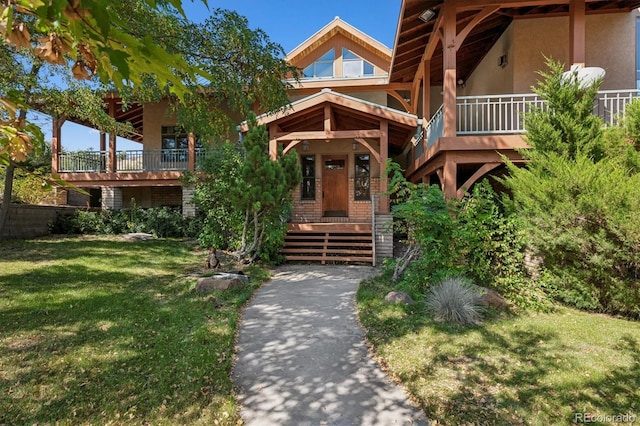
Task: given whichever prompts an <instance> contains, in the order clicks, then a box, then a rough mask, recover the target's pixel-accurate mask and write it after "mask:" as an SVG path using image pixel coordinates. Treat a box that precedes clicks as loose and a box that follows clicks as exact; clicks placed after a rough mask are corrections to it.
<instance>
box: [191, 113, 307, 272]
mask: <svg viewBox="0 0 640 426" xmlns="http://www.w3.org/2000/svg"><path fill="white" fill-rule="evenodd" d="M268 149H269V137H268V135H267V131H266V128H265V127H264V126H258V125H257V124H256V119H255V116H252V117H250V119H249V131H248V132H247V134H246V137H245V138H244V140H243V141H242V143H241V144H238V145H234V144H231V143H226V144H224V145H221V146H217V147H214V148H213V150H212V153H211V155H210V156H209V157H210V158H209V159H208V160H207V162H205V163H204V164H203V166H202V168H201V170H202V172H203V174H204V177H200V178H198V179H196V180H195V187H196V196H195V200H196V205H197V206H198V208H199V209H200V210H201V211H204V212H206V216H207V218H206V223H205V228H204V230H203V233H202V234H201V235H200V237H199V239H200V242H201V244H203V245H205V246H214V247H219V248H228V249H232V250H235V251H236V254H237V257H238V258H239V259H241V258H244V259H246V260H248V261H254V260H256V259H258V258H260V259H262V260H264V261H268V262H276V261H278V252H279V251H280V248H281V247H282V245H283V244H284V236H285V233H286V228H287V223H286V221H287V218H288V217H290V215H291V201H292V200H291V197H292V194H293V190H294V188H295V187H296V186H297V185H299V184H300V180H301V173H300V167H299V165H298V159H297V156H296V154H295V153H294V152H292V153H289V154H287V155H284V156H283V155H281V154H278V156H277V158H276V159H275V160H271V159H270V158H269V154H268Z"/></svg>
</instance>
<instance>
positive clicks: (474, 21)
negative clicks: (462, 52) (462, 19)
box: [456, 0, 584, 51]
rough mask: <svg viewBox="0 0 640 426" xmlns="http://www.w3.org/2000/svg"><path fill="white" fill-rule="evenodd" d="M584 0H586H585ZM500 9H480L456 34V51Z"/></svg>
mask: <svg viewBox="0 0 640 426" xmlns="http://www.w3.org/2000/svg"><path fill="white" fill-rule="evenodd" d="M583 1H584V0H583ZM498 10H500V7H499V6H487V7H485V8H484V9H482V10H481V11H480V13H478V14H477V15H475V16H474V17H473V19H472V20H471V22H469V23H468V24H467V25H465V27H464V28H463V29H462V31H460V32H459V33H458V35H457V36H456V44H457V45H456V51H457V50H458V49H460V46H462V44H463V43H464V41H465V39H466V38H467V36H468V35H469V33H471V31H472V30H473V29H474V28H475V27H476V25H478V24H479V23H480V22H482V21H483V20H484V19H485V18H486V17H488V16H491V15H493V14H494V13H496V12H497V11H498Z"/></svg>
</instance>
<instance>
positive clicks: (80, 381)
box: [0, 237, 266, 425]
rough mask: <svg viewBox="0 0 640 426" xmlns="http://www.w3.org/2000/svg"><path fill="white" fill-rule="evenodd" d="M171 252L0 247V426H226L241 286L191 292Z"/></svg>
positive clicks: (85, 245) (183, 254)
mask: <svg viewBox="0 0 640 426" xmlns="http://www.w3.org/2000/svg"><path fill="white" fill-rule="evenodd" d="M203 265H204V254H203V253H201V252H197V251H195V250H194V247H193V246H191V245H188V244H186V243H184V242H181V241H178V240H151V241H138V242H131V241H126V240H123V239H121V238H118V237H77V238H59V239H58V238H48V239H38V240H32V241H12V242H2V245H1V246H0V424H7V425H9V424H12V425H13V424H207V425H210V424H235V423H236V421H237V420H238V406H237V405H236V401H235V399H234V396H233V385H232V382H231V379H230V369H231V363H232V357H233V343H234V338H235V336H234V334H235V329H236V324H237V321H238V311H239V308H240V307H241V306H242V305H243V304H244V303H245V301H246V300H247V299H248V298H249V297H250V296H251V294H252V292H253V290H254V289H255V288H256V287H257V286H258V285H259V282H260V281H261V280H264V279H265V278H266V272H265V271H263V270H259V269H257V268H256V269H253V270H252V271H250V272H249V275H250V276H252V277H253V278H252V280H251V283H252V285H250V286H248V287H246V288H244V289H239V290H233V291H229V292H225V293H223V294H221V293H218V294H216V295H204V296H203V295H198V294H196V293H195V292H194V291H193V287H194V284H195V280H196V277H195V276H194V274H193V273H194V272H197V271H201V270H202V267H203Z"/></svg>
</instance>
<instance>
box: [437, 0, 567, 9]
mask: <svg viewBox="0 0 640 426" xmlns="http://www.w3.org/2000/svg"><path fill="white" fill-rule="evenodd" d="M569 1H570V0H507V1H500V0H456V7H457V9H458V11H460V12H465V11H469V10H478V9H482V8H485V7H495V6H498V7H500V8H512V7H527V6H531V7H534V6H535V7H539V6H549V5H557V4H569ZM445 2H446V0H445Z"/></svg>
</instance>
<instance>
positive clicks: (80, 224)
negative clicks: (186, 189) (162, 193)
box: [51, 206, 202, 238]
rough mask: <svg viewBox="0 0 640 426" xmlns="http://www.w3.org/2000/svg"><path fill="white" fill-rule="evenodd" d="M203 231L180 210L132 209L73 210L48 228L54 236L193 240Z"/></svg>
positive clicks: (197, 220)
mask: <svg viewBox="0 0 640 426" xmlns="http://www.w3.org/2000/svg"><path fill="white" fill-rule="evenodd" d="M201 229H202V219H201V218H199V217H195V218H185V217H182V213H181V212H180V210H179V209H175V208H171V207H154V208H149V209H141V208H138V207H135V206H134V207H132V208H130V209H122V210H101V211H97V212H93V211H85V210H76V211H75V212H74V213H73V214H71V215H59V216H58V217H57V218H56V221H55V223H54V224H53V226H52V228H51V232H52V233H55V234H107V235H117V234H124V233H129V232H146V233H150V234H153V235H155V236H156V237H158V238H179V237H191V238H193V237H195V236H196V235H198V233H199V232H200V230H201Z"/></svg>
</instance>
